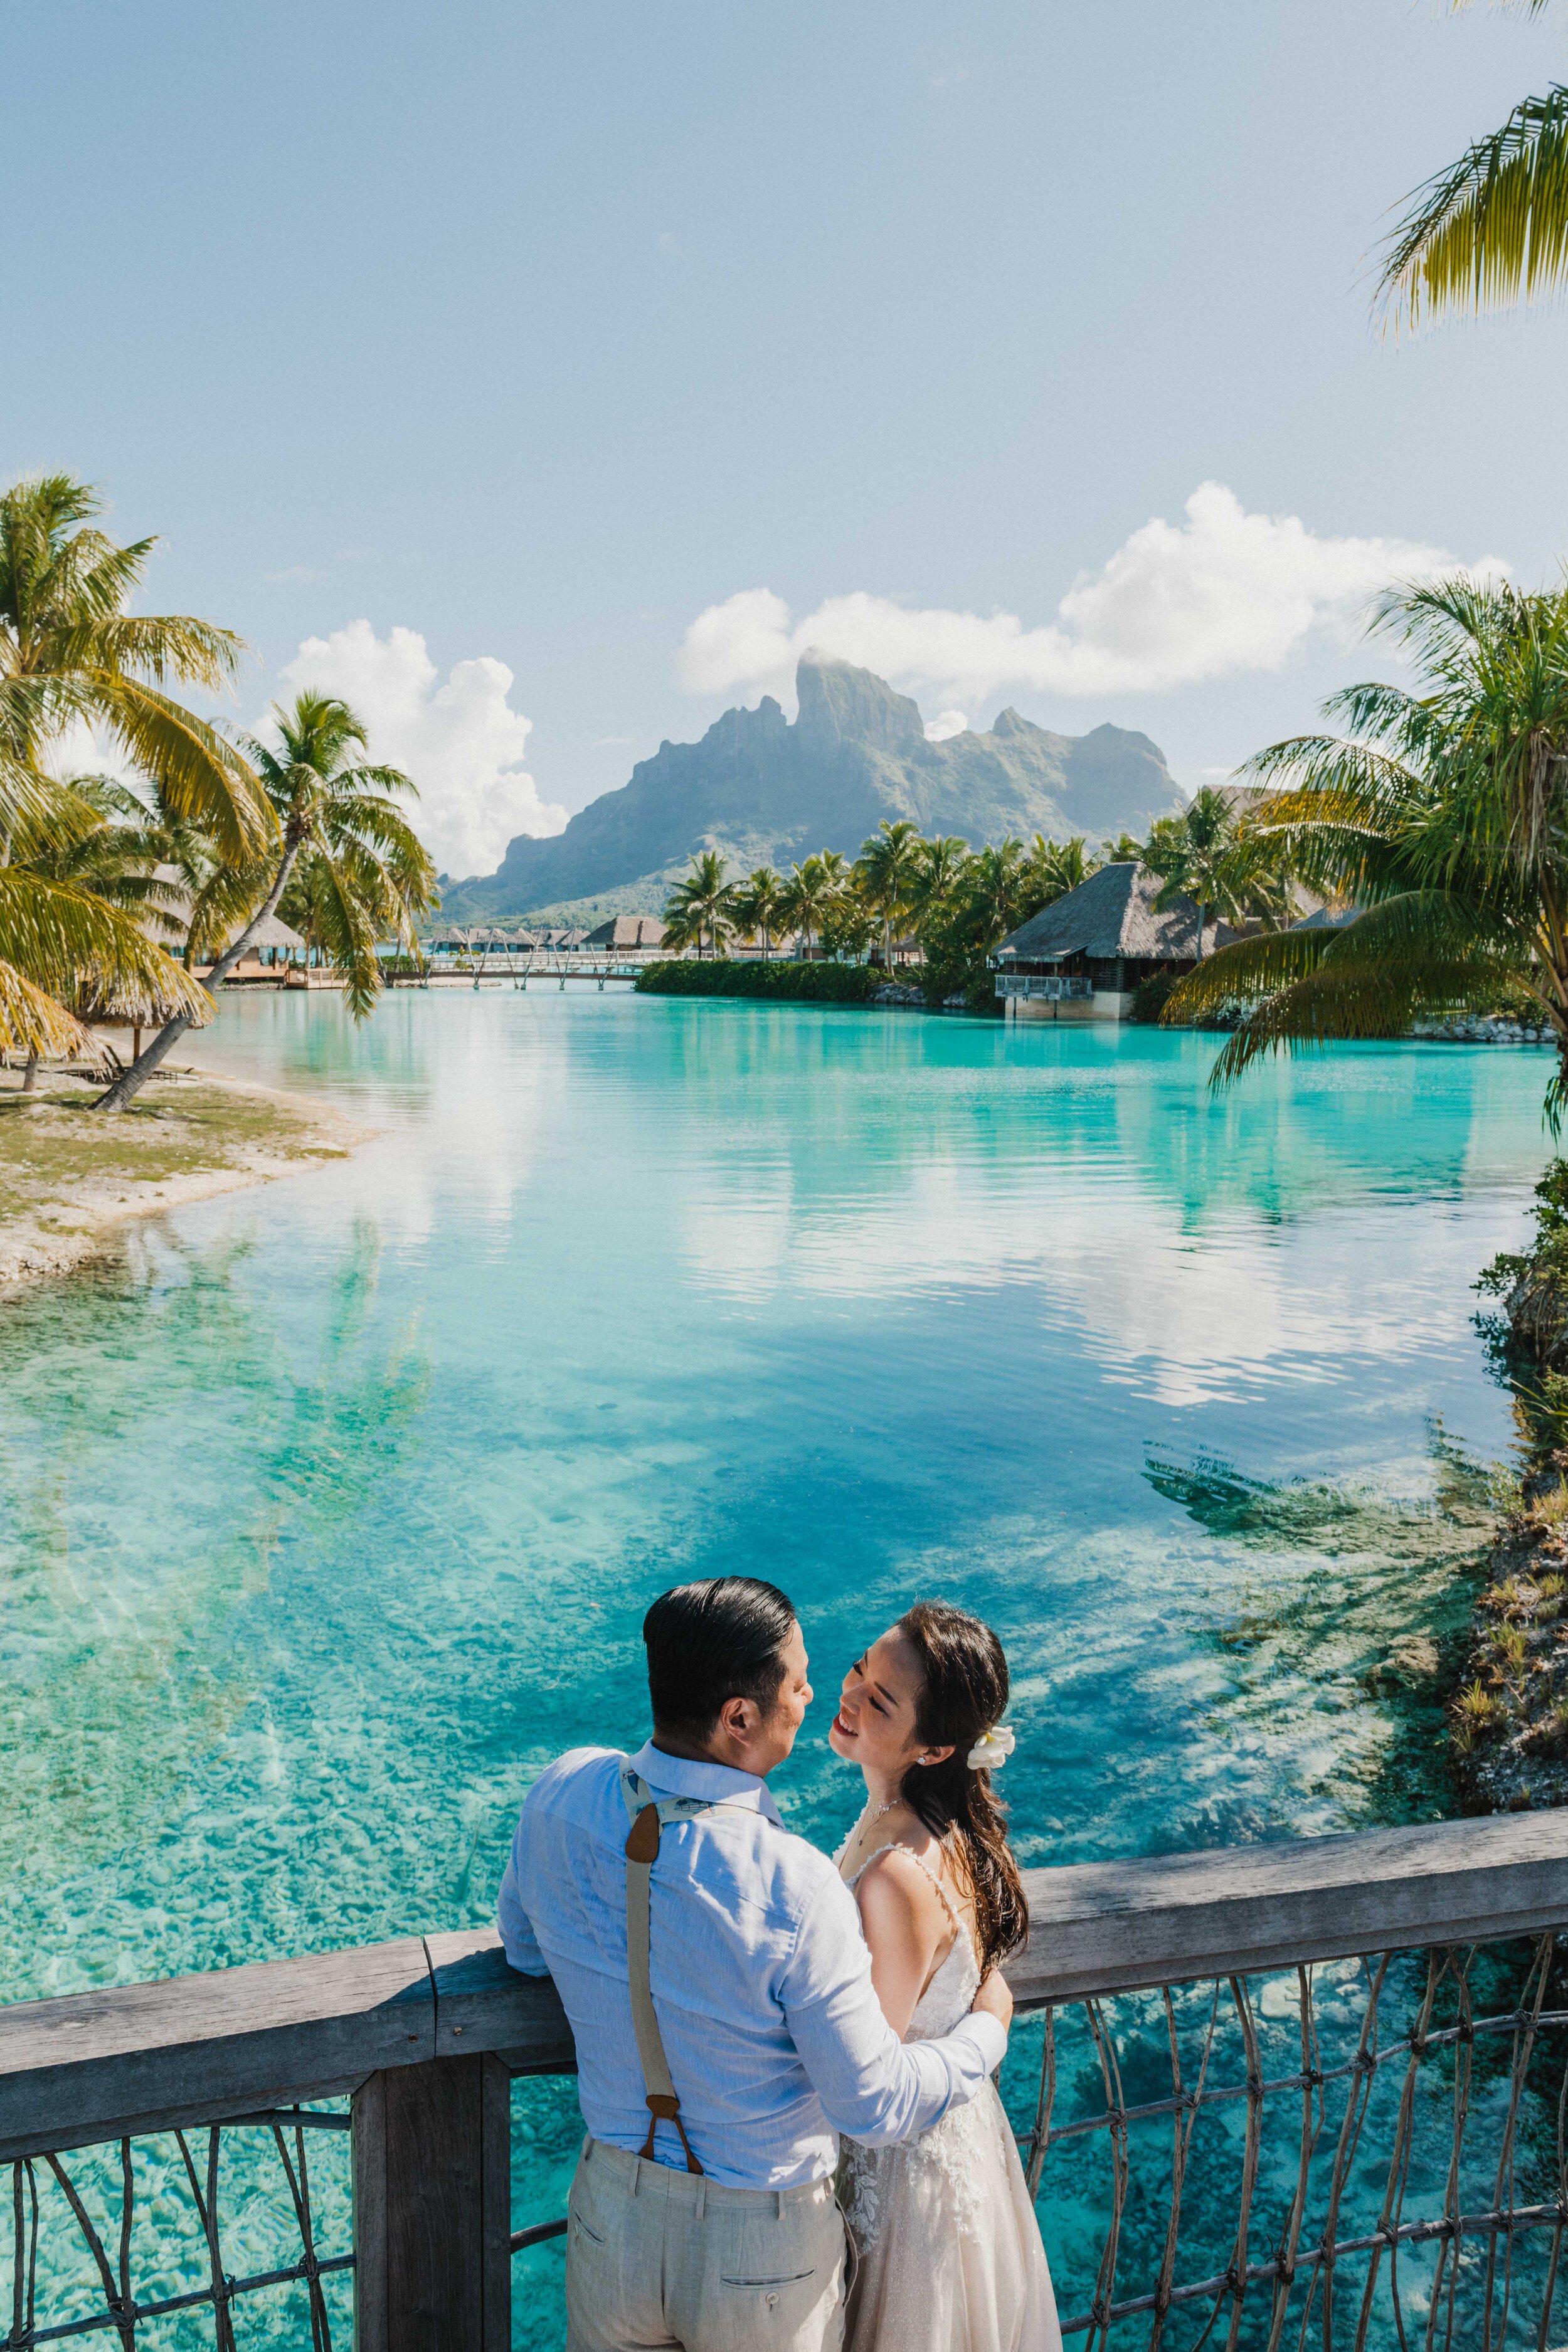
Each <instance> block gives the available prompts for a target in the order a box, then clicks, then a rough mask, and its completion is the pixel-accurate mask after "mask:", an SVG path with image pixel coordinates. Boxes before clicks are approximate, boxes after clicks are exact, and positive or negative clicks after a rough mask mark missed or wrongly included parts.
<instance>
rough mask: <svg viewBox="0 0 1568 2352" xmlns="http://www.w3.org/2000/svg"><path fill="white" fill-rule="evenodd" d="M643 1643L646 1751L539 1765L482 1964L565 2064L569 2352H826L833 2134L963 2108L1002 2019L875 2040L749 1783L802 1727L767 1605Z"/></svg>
mask: <svg viewBox="0 0 1568 2352" xmlns="http://www.w3.org/2000/svg"><path fill="white" fill-rule="evenodd" d="M643 1639H644V1641H645V1643H647V1666H648V1691H649V1696H650V1697H651V1699H652V1702H653V1726H654V1728H653V1738H651V1740H649V1741H648V1743H647V1746H646V1747H645V1748H642V1749H641V1750H640V1751H639V1752H638V1754H637V1755H636V1756H635V1757H633V1758H631V1759H629V1761H628V1759H626V1758H625V1757H622V1756H620V1755H617V1754H616V1753H614V1752H613V1751H611V1750H609V1749H606V1748H575V1749H574V1750H573V1751H572V1753H571V1754H569V1755H566V1756H563V1757H562V1758H561V1759H560V1760H559V1761H558V1762H557V1763H554V1764H552V1765H551V1766H550V1767H549V1769H547V1770H546V1771H545V1772H543V1773H542V1775H541V1777H540V1779H539V1780H537V1781H536V1782H535V1783H534V1786H533V1788H532V1789H531V1790H530V1792H529V1795H528V1799H527V1801H526V1802H525V1804H524V1806H523V1809H522V1818H521V1821H520V1822H519V1823H518V1827H517V1834H516V1836H515V1837H514V1839H513V1841H512V1849H511V1858H510V1862H509V1863H508V1864H507V1869H506V1874H505V1876H504V1878H503V1879H502V1881H501V1890H500V1931H501V1938H502V1941H503V1942H504V1944H505V1946H506V1952H507V1958H508V1959H509V1960H510V1962H511V1964H512V1966H513V1968H515V1969H523V1970H524V1971H525V1972H526V1973H528V1974H529V1975H531V1976H542V1975H544V1974H546V1973H548V1974H549V1975H550V1976H552V1978H553V1979H554V1980H555V1984H556V1988H557V1990H558V1991H559V1992H560V1995H561V1999H562V2001H563V2004H564V2006H565V2010H566V2014H567V2016H568V2017H569V2018H570V2020H571V2022H572V2030H573V2032H574V2035H575V2037H576V2042H577V2065H578V2095H579V2098H580V2101H581V2104H582V2108H583V2117H584V2122H585V2124H586V2125H587V2127H588V2137H587V2138H586V2140H585V2141H584V2147H583V2154H582V2158H581V2159H580V2161H579V2163H578V2166H577V2172H576V2177H575V2179H574V2181H573V2184H572V2194H571V2199H570V2202H569V2209H568V2210H569V2228H568V2236H567V2248H566V2313H567V2346H568V2352H634V2347H635V2352H648V2347H659V2346H663V2347H683V2352H735V2347H739V2346H742V2345H745V2346H748V2347H750V2346H756V2347H765V2352H837V2347H838V2346H839V2344H840V2342H841V2338H842V2332H843V2307H844V2294H845V2284H846V2281H845V2252H846V2249H845V2234H844V2225H843V2221H842V2219H841V2217H840V2215H839V2211H838V2208H837V2204H836V2203H835V2201H834V2196H833V2173H834V2168H835V2166H836V2164H837V2153H838V2140H837V2135H838V2134H839V2133H840V2132H847V2133H848V2134H850V2135H851V2136H852V2137H854V2138H856V2139H858V2140H864V2141H867V2142H869V2143H870V2144H872V2145H873V2146H881V2145H885V2144H886V2143H888V2142H890V2141H896V2140H903V2139H910V2138H913V2137H915V2136H916V2134H918V2133H920V2132H923V2131H926V2130H929V2128H930V2127H931V2125H932V2124H934V2123H936V2122H937V2121H938V2120H939V2119H940V2118H941V2117H942V2116H943V2115H944V2114H945V2113H946V2112H947V2109H948V2108H949V2107H950V2106H952V2105H955V2104H962V2103H963V2101H964V2100H967V2099H970V2098H972V2097H973V2095H974V2094H975V2092H976V2091H977V2090H978V2089H979V2088H980V2086H981V2084H983V2083H984V2081H985V2079H986V2077H987V2075H988V2074H991V2073H992V2072H993V2071H994V2069H995V2068H996V2067H997V2066H998V2065H999V2064H1000V2063H1001V2061H1002V2058H1003V2055H1004V2053H1005V2050H1006V2044H1007V2025H1008V2022H1009V2021H1010V2019H1011V2015H1012V2000H1011V1996H1010V1995H1009V1994H1008V1992H1007V1989H1006V1987H1005V1985H1004V1984H1003V1983H1002V1981H1001V1979H999V1978H996V1979H988V1980H987V1982H986V1983H985V1984H984V1986H982V1988H981V1990H980V1991H979V1992H978V1993H977V1994H976V1996H975V2000H974V2008H973V2011H971V2013H970V2015H969V2016H967V2017H965V2018H963V2019H961V2020H960V2021H959V2023H958V2025H957V2026H956V2027H955V2029H954V2030H953V2032H952V2033H951V2034H949V2035H948V2036H947V2037H946V2038H945V2039H944V2040H942V2041H936V2042H912V2043H910V2044H908V2045H906V2044H904V2043H902V2042H900V2041H899V2039H898V2037H897V2035H896V2034H894V2032H892V2030H891V2029H890V2027H889V2024H888V2022H887V2020H886V2019H885V2018H884V2016H883V2014H882V2011H881V2008H880V2005H879V2002H878V2000H877V1996H876V1994H875V1992H874V1991H873V1990H872V1987H871V1967H870V1960H869V1958H868V1953H867V1950H866V1947H865V1944H864V1942H863V1940H862V1938H861V1935H860V1927H859V1918H858V1914H857V1911H856V1908H855V1901H854V1897H853V1896H852V1895H851V1894H850V1893H849V1890H848V1888H847V1886H846V1885H844V1883H843V1881H842V1879H840V1877H839V1875H838V1873H837V1869H836V1868H835V1867H834V1865H833V1864H832V1863H831V1862H830V1861H829V1860H828V1859H827V1857H826V1854H822V1853H818V1852H817V1851H816V1847H815V1846H811V1845H808V1844H807V1843H805V1839H804V1838H797V1837H792V1836H791V1835H790V1834H789V1833H788V1832H787V1831H785V1830H784V1827H783V1825H782V1823H781V1822H780V1820H779V1815H778V1810H777V1808H776V1806H775V1805H774V1803H773V1799H772V1797H771V1796H770V1795H769V1794H768V1791H767V1788H766V1786H765V1782H766V1780H767V1776H768V1774H769V1773H770V1772H771V1771H772V1770H773V1768H774V1767H775V1765H778V1764H782V1763H783V1761H784V1758H785V1757H786V1756H787V1755H788V1754H789V1752H790V1750H791V1748H793V1747H794V1745H795V1734H796V1732H797V1731H798V1730H799V1728H800V1726H801V1722H802V1719H803V1717H805V1710H806V1708H807V1707H808V1706H810V1704H811V1685H810V1683H809V1682H808V1681H807V1679H806V1654H805V1642H804V1640H803V1639H802V1636H801V1630H800V1626H799V1624H798V1622H796V1619H795V1611H794V1610H793V1609H792V1607H791V1606H790V1604H789V1602H788V1601H786V1600H785V1598H784V1594H783V1593H782V1592H780V1591H777V1590H776V1589H775V1588H774V1587H773V1585H771V1584H763V1583H762V1582H760V1581H759V1580H756V1579H754V1578H752V1577H743V1576H726V1577H720V1578H717V1579H715V1580H712V1581H711V1582H708V1583H702V1584H687V1585H682V1586H680V1587H679V1589H678V1590H677V1591H673V1592H667V1593H664V1594H663V1595H662V1596H661V1597H660V1598H659V1599H658V1601H655V1602H654V1604H653V1607H652V1608H651V1609H650V1610H649V1611H648V1612H647V1618H646V1619H645V1621H644V1623H643ZM650 1996H651V1997H650Z"/></svg>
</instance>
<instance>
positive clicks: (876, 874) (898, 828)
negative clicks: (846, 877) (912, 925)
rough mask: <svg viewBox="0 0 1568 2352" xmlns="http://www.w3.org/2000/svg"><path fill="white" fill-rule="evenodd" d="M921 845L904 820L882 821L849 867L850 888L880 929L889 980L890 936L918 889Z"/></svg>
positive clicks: (914, 830) (915, 831)
mask: <svg viewBox="0 0 1568 2352" xmlns="http://www.w3.org/2000/svg"><path fill="white" fill-rule="evenodd" d="M924 847H925V845H924V843H923V842H922V841H921V834H920V827H919V826H918V825H916V824H910V820H909V818H908V817H900V818H899V819H898V821H897V822H896V823H892V822H890V821H889V819H888V818H887V817H884V818H883V819H882V822H881V824H879V827H878V829H877V831H876V832H875V833H874V834H873V835H871V837H870V839H869V840H868V841H863V842H862V843H861V845H860V855H859V856H858V858H857V859H856V861H855V865H854V868H853V880H854V886H855V889H856V891H857V893H858V897H859V898H860V901H861V904H862V905H863V906H864V908H866V911H867V913H868V915H870V916H872V917H873V918H874V919H876V920H878V921H879V922H880V924H881V927H882V969H883V971H885V972H886V973H887V974H888V976H889V979H891V977H892V971H893V934H894V931H895V930H896V929H897V928H898V925H899V923H900V920H901V919H902V918H903V917H904V916H906V915H907V914H909V913H910V909H911V908H912V907H913V905H914V900H915V894H916V891H917V889H918V888H919V887H920V879H921V866H922V864H923V859H922V855H921V853H922V851H923V850H924Z"/></svg>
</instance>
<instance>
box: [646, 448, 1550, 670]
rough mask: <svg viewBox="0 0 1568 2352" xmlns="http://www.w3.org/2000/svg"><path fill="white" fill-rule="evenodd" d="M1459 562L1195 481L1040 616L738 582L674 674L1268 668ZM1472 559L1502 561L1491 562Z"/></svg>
mask: <svg viewBox="0 0 1568 2352" xmlns="http://www.w3.org/2000/svg"><path fill="white" fill-rule="evenodd" d="M1457 562H1458V559H1457V558H1456V557H1454V556H1452V555H1449V554H1447V552H1446V551H1444V550H1443V549H1441V548H1437V547H1426V546H1423V545H1420V544H1419V543H1417V542H1415V541H1409V540H1400V539H1320V538H1318V537H1317V536H1316V535H1315V534H1314V533H1313V532H1311V531H1310V530H1308V529H1307V527H1306V525H1305V524H1304V523H1303V522H1302V521H1301V520H1300V517H1299V516H1296V515H1265V514H1248V513H1247V511H1246V510H1245V509H1244V508H1243V507H1242V504H1241V501H1240V500H1239V499H1237V496H1236V494H1235V492H1234V491H1232V490H1228V489H1226V487H1225V486H1224V484H1223V483H1221V482H1204V483H1201V484H1200V485H1199V487H1198V488H1197V489H1195V490H1194V492H1193V495H1192V497H1191V498H1190V499H1188V500H1187V503H1186V509H1185V519H1184V521H1183V522H1181V523H1170V522H1166V521H1164V520H1163V519H1162V518H1160V517H1158V516H1156V517H1155V518H1154V519H1153V520H1152V521H1150V522H1146V523H1144V524H1143V525H1142V528H1141V529H1140V530H1135V531H1134V532H1133V533H1132V535H1131V538H1130V539H1128V540H1127V541H1125V542H1124V544H1123V545H1122V546H1121V547H1120V548H1118V550H1117V551H1116V553H1115V554H1114V555H1113V556H1111V558H1110V562H1108V563H1106V564H1105V565H1104V566H1103V567H1102V569H1101V570H1100V572H1096V573H1093V574H1092V575H1091V574H1089V573H1085V574H1084V575H1083V576H1082V577H1081V578H1079V580H1077V581H1075V582H1074V583H1073V585H1072V587H1071V588H1070V589H1069V590H1068V593H1067V594H1066V595H1065V596H1064V597H1063V598H1062V600H1061V603H1060V604H1059V605H1058V608H1057V619H1056V621H1054V622H1048V623H1046V624H1045V625H1042V626H1039V627H1036V628H1026V627H1025V626H1024V624H1023V623H1022V621H1020V620H1019V619H1018V618H1017V617H1016V615H1015V614H1011V613H993V614H990V615H989V616H988V617H986V616H983V615H982V614H977V613H954V612H947V611H943V610H942V609H940V608H939V609H935V610H930V611H924V612H921V611H915V610H911V609H910V607H909V606H907V605H903V604H895V603H894V602H893V600H892V599H891V598H890V597H887V596H876V595H871V594H869V593H867V592H866V591H865V590H863V589H860V590H857V591H855V592H854V593H852V594H850V595H847V596H830V597H829V598H828V599H827V600H826V603H824V604H819V605H818V606H817V608H816V612H815V613H811V614H807V616H806V617H805V620H803V621H800V622H798V623H797V622H795V621H794V619H793V616H792V615H791V613H790V610H789V607H788V605H786V604H784V600H783V598H782V597H779V596H775V595H774V594H773V592H772V590H771V589H767V588H748V589H743V590H742V592H741V593H739V594H738V595H735V596H731V597H730V598H729V599H728V600H727V602H725V603H724V604H710V605H709V607H708V609H707V610H706V612H703V613H700V614H699V615H698V617H697V619H696V620H695V621H694V622H693V623H692V624H691V626H690V628H689V629H688V631H687V633H686V640H685V643H684V645H683V646H682V648H681V652H680V658H679V670H680V677H681V681H682V683H683V684H684V685H685V686H686V687H687V688H689V690H690V691H691V692H692V693H694V694H725V693H729V692H730V691H731V690H732V689H733V688H759V687H765V688H772V689H773V690H774V691H778V690H780V689H787V688H788V685H789V682H790V680H791V678H792V677H793V676H794V672H795V662H796V661H797V660H798V658H799V656H800V655H801V654H802V653H803V652H804V651H805V649H806V647H807V646H816V647H817V648H818V649H819V650H820V651H822V652H824V653H828V654H835V655H837V656H839V657H840V658H841V659H843V660H846V661H852V662H857V663H858V664H860V665H861V666H862V667H864V668H867V669H872V670H875V671H877V673H878V674H879V676H880V677H886V678H889V679H892V680H893V681H895V682H896V683H898V684H899V685H901V686H903V687H906V688H909V689H910V690H918V689H919V688H922V687H923V688H927V689H928V690H933V691H935V692H936V693H938V694H943V693H946V694H952V695H953V696H955V697H957V696H963V697H964V698H974V699H984V698H986V697H988V696H990V695H993V694H994V693H996V692H997V691H998V690H999V689H1000V688H1004V687H1006V686H1024V687H1031V688H1037V689H1039V690H1042V691H1046V692H1048V693H1053V694H1062V695H1097V696H1098V695H1106V694H1113V693H1120V694H1129V693H1133V694H1136V693H1149V692H1153V691H1156V690H1158V689H1161V688H1169V687H1174V686H1187V685H1194V684H1196V683H1198V682H1200V681H1202V680H1204V679H1208V678H1216V677H1234V676H1237V675H1239V674H1241V673H1243V672H1246V671H1260V670H1277V669H1279V668H1281V667H1283V666H1284V664H1285V663H1286V662H1287V661H1289V659H1290V658H1291V656H1293V655H1295V654H1297V653H1299V652H1300V649H1301V647H1302V646H1304V645H1305V643H1306V641H1307V639H1308V638H1309V636H1310V635H1311V634H1312V632H1313V631H1314V630H1316V629H1320V628H1323V627H1331V628H1337V629H1340V630H1348V629H1351V628H1353V627H1355V626H1356V625H1359V624H1360V623H1361V622H1362V621H1363V618H1364V614H1365V611H1366V607H1367V604H1368V603H1369V601H1370V599H1371V598H1372V597H1373V595H1374V594H1375V593H1376V592H1377V591H1378V590H1379V589H1380V588H1383V587H1384V586H1386V585H1387V584H1388V583H1389V582H1390V581H1393V580H1396V579H1406V578H1410V577H1412V576H1421V575H1425V574H1430V573H1431V572H1437V571H1443V570H1448V569H1453V568H1455V567H1456V565H1457ZM1474 568H1476V569H1479V570H1486V571H1500V570H1504V569H1506V566H1504V565H1502V564H1501V563H1500V561H1499V559H1497V558H1496V557H1488V558H1487V559H1485V562H1483V563H1482V564H1481V565H1479V566H1477V567H1474Z"/></svg>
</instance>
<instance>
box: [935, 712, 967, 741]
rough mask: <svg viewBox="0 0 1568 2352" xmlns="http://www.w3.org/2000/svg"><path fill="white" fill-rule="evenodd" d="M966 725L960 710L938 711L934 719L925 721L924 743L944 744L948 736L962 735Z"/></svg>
mask: <svg viewBox="0 0 1568 2352" xmlns="http://www.w3.org/2000/svg"><path fill="white" fill-rule="evenodd" d="M968 725H969V721H968V719H966V718H965V717H964V715H963V711H962V710H939V711H938V712H937V714H936V717H935V718H934V719H927V720H926V741H927V742H928V743H945V742H946V741H947V739H948V737H949V736H950V735H962V734H963V732H964V730H965V729H966V728H967V727H968Z"/></svg>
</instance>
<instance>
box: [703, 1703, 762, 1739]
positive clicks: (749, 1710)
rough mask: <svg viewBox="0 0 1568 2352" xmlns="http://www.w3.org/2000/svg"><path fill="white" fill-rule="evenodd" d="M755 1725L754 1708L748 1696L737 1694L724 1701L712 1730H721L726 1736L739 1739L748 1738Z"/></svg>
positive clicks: (755, 1712)
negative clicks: (743, 1696)
mask: <svg viewBox="0 0 1568 2352" xmlns="http://www.w3.org/2000/svg"><path fill="white" fill-rule="evenodd" d="M756 1727H757V1710H756V1708H755V1707H754V1706H752V1702H751V1700H750V1699H749V1698H742V1697H740V1696H738V1695H737V1696H735V1697H734V1698H727V1699H726V1700H725V1701H724V1704H723V1706H721V1708H720V1709H719V1716H718V1720H717V1721H716V1723H715V1724H714V1726H713V1728H714V1730H715V1731H721V1732H722V1733H723V1734H724V1736H725V1738H728V1739H741V1740H745V1739H749V1738H751V1736H752V1732H753V1731H754V1730H755V1729H756Z"/></svg>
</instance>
